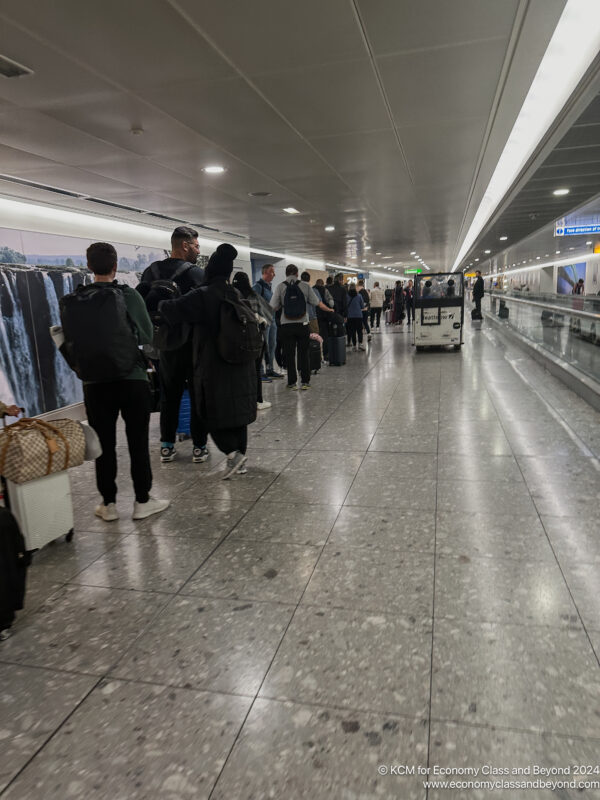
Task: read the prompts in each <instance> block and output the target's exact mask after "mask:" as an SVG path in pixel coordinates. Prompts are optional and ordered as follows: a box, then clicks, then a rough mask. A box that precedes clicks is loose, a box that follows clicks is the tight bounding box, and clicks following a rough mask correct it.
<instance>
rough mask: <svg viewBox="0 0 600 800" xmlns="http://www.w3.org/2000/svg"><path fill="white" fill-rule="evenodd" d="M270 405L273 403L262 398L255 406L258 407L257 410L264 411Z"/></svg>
mask: <svg viewBox="0 0 600 800" xmlns="http://www.w3.org/2000/svg"><path fill="white" fill-rule="evenodd" d="M272 405H273V404H272V403H269V401H268V400H263V401H262V403H257V404H256V407H257V408H258V410H259V411H264V410H265V409H267V408H271V406H272Z"/></svg>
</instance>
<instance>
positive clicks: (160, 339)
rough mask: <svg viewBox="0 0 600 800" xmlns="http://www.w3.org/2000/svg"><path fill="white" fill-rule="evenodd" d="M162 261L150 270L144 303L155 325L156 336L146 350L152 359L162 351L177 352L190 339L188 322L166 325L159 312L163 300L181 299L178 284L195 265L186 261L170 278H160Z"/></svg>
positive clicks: (151, 266) (152, 265) (154, 264)
mask: <svg viewBox="0 0 600 800" xmlns="http://www.w3.org/2000/svg"><path fill="white" fill-rule="evenodd" d="M160 264H161V262H160V261H154V262H153V263H152V264H150V266H149V267H148V269H149V270H150V273H151V275H152V278H153V280H152V282H151V283H150V285H149V288H148V289H147V290H146V291H145V292H144V301H145V303H146V308H147V310H148V314H149V315H150V319H151V320H152V324H153V325H154V335H153V337H152V345H150V346H149V347H145V348H144V352H145V353H146V355H148V356H149V357H150V358H155V359H156V358H158V357H159V355H160V351H161V350H177V349H178V348H180V347H182V346H183V345H184V344H185V343H186V342H187V341H188V339H189V337H190V330H191V328H190V326H189V325H188V323H187V322H180V323H179V324H177V325H166V324H165V323H164V322H163V320H162V317H161V315H160V312H159V310H158V306H159V303H161V302H162V301H163V300H176V299H177V298H178V297H181V295H182V292H181V288H180V286H179V284H178V282H177V278H180V277H181V276H182V275H183V274H184V273H185V272H187V271H188V269H191V268H192V267H193V266H194V265H193V264H189V263H188V262H187V261H185V262H184V263H183V264H180V265H179V266H178V267H177V269H176V270H175V272H174V273H173V274H172V275H171V277H170V278H161V277H160Z"/></svg>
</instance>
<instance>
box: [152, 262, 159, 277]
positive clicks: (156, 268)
mask: <svg viewBox="0 0 600 800" xmlns="http://www.w3.org/2000/svg"><path fill="white" fill-rule="evenodd" d="M158 264H159V262H158V261H154V262H153V263H152V264H150V272H151V273H152V277H153V278H154V280H155V281H159V280H160V267H159V265H158Z"/></svg>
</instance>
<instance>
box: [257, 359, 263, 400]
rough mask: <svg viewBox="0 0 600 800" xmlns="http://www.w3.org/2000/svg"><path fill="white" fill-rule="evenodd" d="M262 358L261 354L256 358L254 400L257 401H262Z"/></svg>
mask: <svg viewBox="0 0 600 800" xmlns="http://www.w3.org/2000/svg"><path fill="white" fill-rule="evenodd" d="M262 360H263V357H262V356H260V357H259V358H257V359H256V402H257V403H262V401H263V393H262V384H263V382H262Z"/></svg>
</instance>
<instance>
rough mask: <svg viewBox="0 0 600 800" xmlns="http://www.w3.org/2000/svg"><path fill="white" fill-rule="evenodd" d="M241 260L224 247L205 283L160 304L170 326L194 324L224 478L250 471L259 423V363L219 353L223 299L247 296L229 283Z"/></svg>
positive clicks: (200, 389) (209, 422)
mask: <svg viewBox="0 0 600 800" xmlns="http://www.w3.org/2000/svg"><path fill="white" fill-rule="evenodd" d="M236 257H237V250H236V249H235V247H232V245H230V244H220V245H219V246H218V247H217V249H216V251H215V252H214V253H213V254H212V255H211V257H210V259H209V260H208V264H207V266H206V271H205V285H204V286H202V287H200V288H199V289H195V290H194V291H192V292H189V293H188V294H186V295H184V296H183V297H179V298H177V299H176V300H164V301H163V302H162V303H161V304H160V306H159V310H160V312H161V315H162V317H163V319H164V320H165V322H167V323H168V324H170V325H176V324H177V323H180V322H189V323H192V324H193V325H194V388H195V392H196V394H195V397H196V403H197V404H198V413H199V415H200V417H201V418H202V420H203V421H204V423H205V424H206V427H207V429H208V431H209V433H210V435H211V436H212V438H213V441H214V443H215V444H216V445H217V447H218V448H219V450H220V451H221V452H222V453H225V454H226V455H227V465H226V469H225V475H224V476H223V477H224V478H230V477H231V476H232V475H234V474H235V473H236V472H237V473H243V472H246V468H245V466H244V465H245V463H246V460H247V456H246V449H247V446H248V425H250V423H252V422H254V421H255V419H256V404H257V397H256V366H255V363H254V361H249V362H248V363H246V364H229V363H228V362H226V361H224V360H223V359H222V358H221V356H220V355H219V353H218V350H217V337H218V335H219V328H220V316H221V304H222V301H223V298H225V297H226V296H227V295H231V294H233V295H235V297H237V298H238V299H239V298H240V297H241V296H240V294H239V292H238V291H237V289H235V288H234V287H233V286H231V285H230V283H229V278H230V276H231V273H232V271H233V260H234V259H235V258H236Z"/></svg>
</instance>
